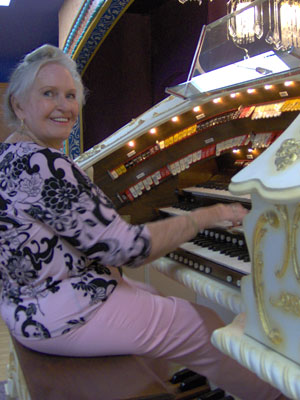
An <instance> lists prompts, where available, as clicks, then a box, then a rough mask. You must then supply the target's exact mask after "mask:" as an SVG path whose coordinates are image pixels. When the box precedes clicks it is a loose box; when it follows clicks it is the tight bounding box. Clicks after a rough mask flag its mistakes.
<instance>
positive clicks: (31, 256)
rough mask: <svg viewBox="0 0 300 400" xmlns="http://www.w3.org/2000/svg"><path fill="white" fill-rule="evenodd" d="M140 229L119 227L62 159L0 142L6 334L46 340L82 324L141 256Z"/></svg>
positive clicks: (0, 294)
mask: <svg viewBox="0 0 300 400" xmlns="http://www.w3.org/2000/svg"><path fill="white" fill-rule="evenodd" d="M149 251H150V238H149V232H148V229H147V228H146V227H145V226H143V225H138V226H133V225H130V224H127V223H126V222H125V221H124V220H123V219H122V218H121V217H120V216H119V215H118V214H117V212H116V211H115V209H114V207H113V204H112V203H111V201H110V200H109V199H108V198H107V197H106V196H105V195H104V193H103V192H102V191H101V190H100V189H99V188H98V187H97V186H95V185H94V184H93V183H92V182H91V181H90V179H89V178H88V177H87V175H86V174H85V173H84V172H83V171H81V170H80V169H79V168H78V167H77V166H76V164H75V163H74V162H73V161H71V160H69V159H68V158H67V157H66V156H65V155H64V154H62V153H60V152H59V151H57V150H54V149H47V148H43V147H41V146H39V145H36V144H34V143H29V142H24V143H17V144H6V143H1V144H0V307H1V314H2V317H3V318H4V320H5V322H6V323H7V325H8V326H9V329H10V330H11V332H12V334H13V335H15V336H16V337H18V336H22V337H23V338H24V337H25V338H30V339H33V338H36V339H40V338H51V337H55V336H59V335H62V334H64V333H66V332H69V331H70V330H71V329H75V328H78V327H80V326H81V325H82V324H84V323H85V322H86V321H87V320H88V319H90V318H91V317H92V315H93V312H94V311H95V310H96V309H99V307H101V305H102V304H103V303H104V302H105V301H106V300H107V298H108V297H109V295H110V294H111V293H112V292H113V291H114V289H115V287H116V286H117V284H118V280H119V279H120V274H119V271H118V269H117V268H116V267H120V266H122V265H124V264H126V265H127V266H132V267H135V266H138V265H140V264H141V263H142V262H143V260H144V259H145V258H146V257H147V256H148V255H149Z"/></svg>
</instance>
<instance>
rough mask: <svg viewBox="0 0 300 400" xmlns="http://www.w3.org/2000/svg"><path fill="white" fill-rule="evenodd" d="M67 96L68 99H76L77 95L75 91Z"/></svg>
mask: <svg viewBox="0 0 300 400" xmlns="http://www.w3.org/2000/svg"><path fill="white" fill-rule="evenodd" d="M67 98H68V99H76V95H75V93H69V94H68V95H67Z"/></svg>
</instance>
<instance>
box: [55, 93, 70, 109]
mask: <svg viewBox="0 0 300 400" xmlns="http://www.w3.org/2000/svg"><path fill="white" fill-rule="evenodd" d="M69 103H70V102H69V101H68V99H67V98H66V97H65V96H63V95H60V96H58V97H57V107H58V108H60V109H63V110H66V109H69V108H70V104H69Z"/></svg>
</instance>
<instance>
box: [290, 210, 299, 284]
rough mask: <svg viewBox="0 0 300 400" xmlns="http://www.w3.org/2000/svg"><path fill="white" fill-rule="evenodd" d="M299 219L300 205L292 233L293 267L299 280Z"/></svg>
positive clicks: (296, 211)
mask: <svg viewBox="0 0 300 400" xmlns="http://www.w3.org/2000/svg"><path fill="white" fill-rule="evenodd" d="M299 220H300V205H299V204H298V206H297V207H296V210H295V214H294V218H293V225H292V234H291V249H292V257H293V258H292V260H293V268H294V272H295V275H296V279H297V281H300V267H299V260H298V255H297V232H298V228H299Z"/></svg>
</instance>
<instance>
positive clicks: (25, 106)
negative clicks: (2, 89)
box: [14, 64, 79, 149]
mask: <svg viewBox="0 0 300 400" xmlns="http://www.w3.org/2000/svg"><path fill="white" fill-rule="evenodd" d="M14 104H15V106H14V109H15V112H16V114H17V116H18V118H19V119H20V120H21V119H23V120H24V123H25V126H26V128H27V129H28V130H29V131H30V132H31V133H32V134H33V135H34V136H35V137H36V138H38V139H39V140H40V141H42V142H43V143H44V144H46V145H47V146H49V147H54V148H57V149H60V148H61V146H62V143H63V141H64V140H66V139H67V138H68V137H69V135H70V132H71V130H72V127H73V125H74V124H75V122H76V120H77V116H78V112H79V104H78V101H77V100H76V87H75V84H74V80H73V78H72V76H71V74H70V72H69V71H68V70H67V69H66V68H65V67H63V66H61V65H59V64H46V65H44V66H43V67H42V68H41V69H40V70H39V72H38V74H37V76H36V79H35V81H34V84H33V86H32V88H31V90H30V92H29V93H28V95H27V96H26V99H25V100H24V101H22V102H19V103H18V102H15V103H14Z"/></svg>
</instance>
